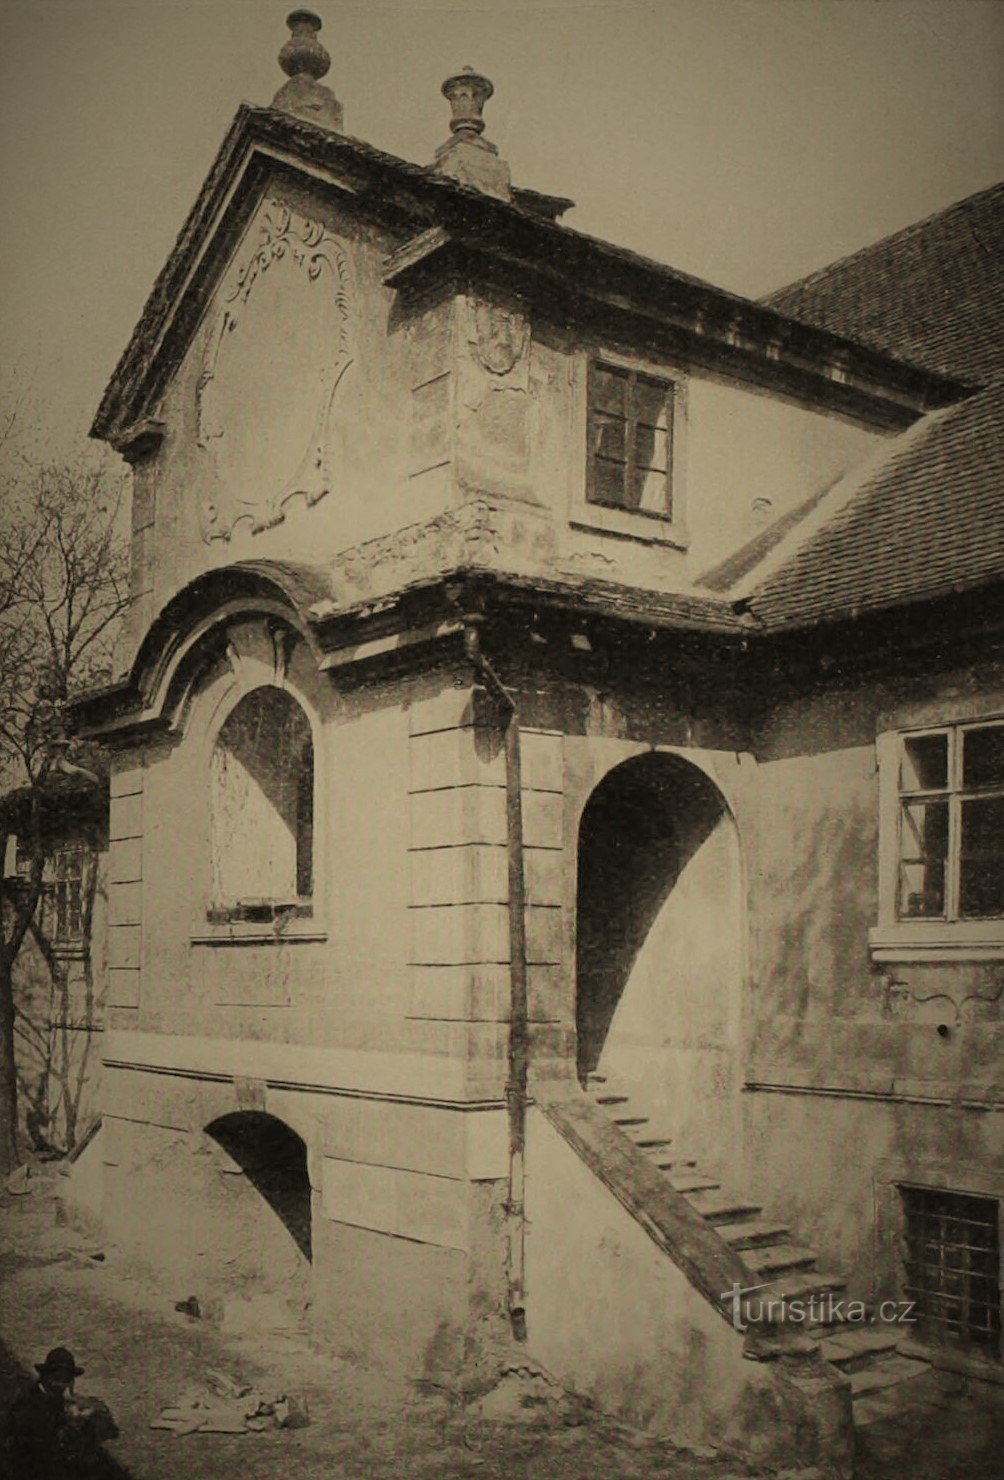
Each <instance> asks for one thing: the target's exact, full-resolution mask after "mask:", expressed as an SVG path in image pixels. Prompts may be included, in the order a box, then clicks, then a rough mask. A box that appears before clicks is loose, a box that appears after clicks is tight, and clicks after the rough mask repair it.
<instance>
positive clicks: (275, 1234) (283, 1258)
mask: <svg viewBox="0 0 1004 1480" xmlns="http://www.w3.org/2000/svg"><path fill="white" fill-rule="evenodd" d="M205 1134H206V1136H207V1138H208V1139H209V1141H211V1142H213V1143H215V1161H216V1167H217V1171H218V1173H219V1182H218V1194H219V1195H218V1198H217V1199H216V1202H215V1207H214V1209H213V1222H214V1224H215V1225H216V1227H217V1230H218V1234H217V1237H218V1245H217V1249H216V1251H215V1252H216V1253H217V1255H218V1254H219V1253H220V1252H221V1251H223V1250H225V1251H226V1259H225V1263H226V1265H227V1267H228V1270H229V1272H230V1274H231V1275H232V1276H233V1277H234V1279H235V1280H237V1281H241V1280H246V1281H248V1282H253V1283H260V1284H261V1285H263V1286H264V1287H271V1288H274V1289H282V1288H283V1287H284V1285H286V1284H287V1283H288V1282H290V1281H294V1282H296V1281H299V1280H304V1279H306V1277H307V1276H308V1275H309V1269H310V1265H311V1262H312V1258H313V1248H312V1233H311V1197H312V1194H311V1187H310V1177H309V1174H308V1169H307V1148H306V1145H305V1144H304V1142H303V1140H302V1139H301V1138H300V1136H298V1135H297V1134H296V1132H295V1131H294V1130H291V1129H290V1127H289V1126H288V1125H286V1123H285V1122H284V1121H282V1120H279V1119H277V1118H276V1117H275V1116H274V1115H266V1114H264V1113H262V1112H259V1111H235V1112H234V1113H232V1114H229V1115H223V1116H221V1117H220V1118H219V1119H218V1120H214V1121H212V1122H211V1124H209V1125H208V1126H207V1127H206V1132H205ZM217 1262H219V1260H218V1259H217Z"/></svg>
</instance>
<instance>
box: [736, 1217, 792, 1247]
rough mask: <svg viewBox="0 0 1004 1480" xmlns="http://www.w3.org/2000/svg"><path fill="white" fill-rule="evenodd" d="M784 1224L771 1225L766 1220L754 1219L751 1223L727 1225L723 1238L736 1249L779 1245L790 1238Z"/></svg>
mask: <svg viewBox="0 0 1004 1480" xmlns="http://www.w3.org/2000/svg"><path fill="white" fill-rule="evenodd" d="M788 1232H789V1230H788V1228H787V1226H786V1224H784V1223H770V1222H768V1220H767V1219H766V1218H753V1219H751V1220H750V1222H749V1223H726V1225H725V1226H724V1228H723V1229H722V1238H723V1239H724V1240H725V1242H726V1243H728V1244H731V1245H732V1247H733V1248H734V1249H755V1248H758V1247H759V1246H760V1245H762V1244H779V1243H781V1242H782V1240H784V1239H785V1238H787V1237H788Z"/></svg>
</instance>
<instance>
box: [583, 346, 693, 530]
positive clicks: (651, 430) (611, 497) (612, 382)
mask: <svg viewBox="0 0 1004 1480" xmlns="http://www.w3.org/2000/svg"><path fill="white" fill-rule="evenodd" d="M673 391H674V387H673V383H672V381H666V380H657V379H655V378H654V377H653V376H650V375H642V374H640V373H638V372H637V371H635V370H625V369H622V368H621V367H620V366H616V365H606V364H599V363H596V364H593V365H592V366H591V367H590V378H589V470H588V487H587V490H586V498H587V500H588V502H589V503H592V504H606V505H608V506H610V507H612V508H615V509H630V510H632V511H633V512H635V513H639V514H654V515H657V516H658V517H659V518H662V519H672V517H673V489H672V466H673Z"/></svg>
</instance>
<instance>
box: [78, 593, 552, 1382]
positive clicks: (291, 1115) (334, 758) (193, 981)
mask: <svg viewBox="0 0 1004 1480" xmlns="http://www.w3.org/2000/svg"><path fill="white" fill-rule="evenodd" d="M228 633H229V647H228V651H229V653H230V657H229V659H228V660H227V661H226V662H225V663H222V664H221V663H220V662H219V661H218V660H216V659H215V658H210V659H209V661H208V665H207V667H206V671H205V673H204V675H203V676H202V677H196V679H194V680H193V684H194V687H193V691H192V694H191V696H190V699H189V702H188V704H187V706H186V707H185V709H184V714H183V718H182V720H181V721H180V723H179V732H178V735H177V737H176V738H173V739H168V740H159V741H156V742H153V743H152V744H147V745H146V746H143V747H140V748H137V749H135V750H133V751H130V752H122V753H121V754H120V755H119V756H118V757H117V758H116V762H115V772H114V780H113V785H112V792H113V801H112V817H111V836H112V845H111V847H112V854H111V866H112V872H113V878H114V880H115V882H114V883H113V885H112V905H113V909H112V917H113V921H114V923H113V926H112V931H111V933H112V954H113V960H114V962H115V967H114V994H113V995H114V1001H115V1004H116V1005H115V1007H114V1009H113V1031H112V1032H111V1033H110V1035H109V1039H108V1042H107V1044H106V1052H105V1058H106V1066H105V1104H104V1111H105V1126H106V1130H107V1139H106V1142H105V1146H106V1155H105V1162H106V1165H105V1167H104V1174H105V1176H104V1195H105V1215H106V1218H107V1221H108V1222H109V1224H110V1226H111V1229H112V1231H113V1232H114V1234H115V1236H117V1237H120V1238H121V1239H122V1241H123V1243H124V1245H126V1246H127V1247H129V1248H131V1249H132V1250H134V1251H135V1252H138V1253H139V1254H140V1255H141V1256H142V1257H143V1258H144V1259H146V1260H147V1261H148V1262H149V1263H150V1264H151V1265H152V1266H154V1267H155V1268H160V1269H161V1270H162V1271H163V1272H164V1273H165V1274H168V1275H173V1276H174V1277H176V1279H177V1281H178V1282H179V1285H184V1286H185V1291H184V1292H183V1293H188V1291H189V1289H191V1290H192V1291H194V1292H195V1293H199V1294H200V1298H202V1294H203V1292H205V1291H213V1292H215V1294H213V1295H212V1297H211V1298H213V1299H216V1298H217V1297H218V1298H221V1299H222V1298H224V1296H226V1295H227V1294H229V1296H231V1297H232V1296H233V1295H234V1293H235V1292H237V1293H240V1292H241V1291H243V1292H245V1293H246V1292H248V1291H251V1290H258V1291H261V1290H263V1289H265V1290H267V1289H272V1288H276V1289H281V1288H284V1287H285V1284H286V1283H288V1284H289V1289H291V1290H293V1291H299V1292H301V1293H302V1295H303V1298H304V1299H309V1301H310V1308H311V1311H312V1315H313V1318H314V1319H315V1320H317V1321H318V1322H320V1323H321V1324H322V1325H324V1327H325V1328H326V1329H327V1330H328V1331H329V1333H330V1334H331V1336H332V1337H333V1338H334V1339H335V1340H336V1342H338V1343H339V1344H340V1345H341V1346H343V1347H344V1348H345V1349H346V1350H357V1351H361V1350H365V1351H366V1352H367V1353H368V1354H369V1355H372V1356H374V1357H376V1358H377V1359H378V1360H381V1361H384V1362H387V1363H388V1364H390V1365H394V1366H398V1367H400V1368H402V1369H403V1370H406V1371H408V1372H409V1373H412V1374H413V1375H425V1376H428V1375H431V1374H434V1373H436V1374H444V1373H446V1372H447V1370H449V1371H451V1372H452V1373H453V1375H454V1376H455V1375H456V1374H457V1373H458V1372H460V1373H461V1374H462V1375H463V1377H464V1380H465V1381H467V1380H470V1381H475V1380H476V1377H477V1372H478V1371H479V1370H480V1367H481V1364H483V1363H484V1362H485V1361H488V1360H489V1355H490V1353H491V1352H493V1351H495V1350H496V1348H497V1346H498V1343H499V1342H500V1341H502V1340H504V1339H505V1338H506V1333H507V1331H508V1323H507V1320H506V1319H505V1316H504V1311H505V1279H504V1275H505V1262H504V1255H505V1246H504V1240H503V1238H502V1234H501V1231H500V1230H501V1211H500V1210H501V1206H502V1203H503V1201H504V1192H505V1188H506V1185H507V1183H506V1178H507V1176H508V1153H507V1147H508V1132H507V1126H506V1117H505V1110H504V1107H503V1104H502V1099H501V1095H502V1086H503V1084H504V1079H505V1048H506V1041H507V1018H508V965H507V962H508V935H507V931H506V929H505V925H506V919H505V910H506V904H505V900H506V896H505V894H504V893H502V892H501V884H502V880H503V879H504V871H503V873H502V874H500V873H499V869H498V867H497V864H498V862H499V859H501V860H502V862H503V864H504V860H505V856H506V853H505V818H504V807H503V809H502V811H500V810H499V805H498V804H499V799H500V798H502V799H503V801H504V776H503V775H502V773H501V772H500V770H499V762H500V737H499V735H498V734H497V733H496V732H495V730H493V728H492V727H491V725H488V724H485V723H483V722H478V721H479V719H480V718H481V717H480V716H479V714H478V712H477V706H476V704H475V701H474V699H473V698H472V693H471V688H470V681H469V675H468V674H467V673H465V672H464V671H463V670H462V669H458V670H457V671H452V670H451V671H443V672H437V673H433V674H430V675H428V676H426V677H425V678H423V679H418V680H414V681H408V682H398V683H389V684H388V685H387V686H386V687H380V686H377V685H374V686H371V687H369V688H365V689H360V688H356V689H352V690H345V691H344V692H342V691H338V690H336V688H335V687H334V686H333V685H330V684H329V680H328V679H327V678H325V677H323V676H321V675H317V674H316V673H311V672H310V670H309V666H308V663H307V659H306V656H305V653H304V652H303V650H302V649H300V650H298V651H297V652H295V653H294V654H293V655H292V657H291V658H290V661H289V666H288V671H286V672H285V673H284V675H283V676H282V678H281V679H280V677H279V675H278V674H277V673H276V672H275V671H274V669H273V670H269V668H268V662H269V661H270V660H269V658H268V652H269V644H268V642H267V640H266V636H265V635H263V631H262V630H260V627H259V624H257V623H256V621H255V619H254V618H253V617H249V618H247V619H244V618H242V619H240V620H239V621H237V622H236V623H233V624H231V626H230V627H229V628H228ZM213 651H216V649H213ZM270 676H271V680H272V682H273V684H274V683H278V682H281V683H283V684H286V685H288V691H289V692H290V693H293V694H294V695H296V696H297V697H298V702H301V703H302V704H303V705H304V706H305V712H306V711H307V710H309V713H310V715H311V718H312V720H313V729H314V740H315V779H316V785H315V817H314V841H315V850H314V861H315V894H314V900H313V905H314V914H313V917H312V918H311V919H310V920H309V921H306V922H298V923H305V924H306V926H307V927H308V938H301V939H294V938H291V937H290V938H287V937H285V936H284V935H283V934H282V932H281V931H279V932H275V931H272V929H271V927H270V926H266V927H264V928H259V929H252V931H251V934H250V935H245V937H244V938H243V939H241V938H239V934H240V926H239V925H236V926H234V927H233V929H234V931H236V934H233V933H231V927H230V926H228V925H226V924H219V923H214V922H213V921H212V920H208V919H207V901H208V900H209V899H210V897H211V880H212V870H211V868H210V858H209V851H210V849H211V846H212V830H211V827H210V826H209V818H210V813H211V809H210V808H209V806H208V803H207V797H208V796H209V792H210V781H211V766H210V757H211V755H212V741H213V736H214V734H215V731H216V727H217V726H218V725H219V724H220V723H221V722H222V721H223V719H224V716H225V715H226V714H227V713H228V712H230V706H232V705H233V704H234V703H235V702H239V699H240V696H241V694H242V693H245V692H251V693H257V692H260V688H259V687H256V685H258V684H260V681H262V680H265V681H267V680H268V679H269V677H270ZM549 743H550V744H553V743H554V742H553V741H550V740H549V739H548V738H547V737H545V738H544V739H543V740H542V742H541V745H542V747H543V749H542V751H541V756H539V757H537V758H536V759H531V761H530V763H529V764H528V769H527V775H526V784H527V813H528V842H529V843H530V845H531V847H534V848H537V849H539V851H540V853H541V856H542V864H541V867H540V868H539V869H537V870H536V871H535V875H534V877H535V879H536V880H537V884H536V885H535V888H536V889H537V890H538V895H539V894H540V891H543V894H546V893H547V879H548V872H547V864H548V859H549V857H550V854H551V853H552V852H553V851H554V850H555V842H554V838H553V830H554V825H555V824H554V821H553V819H554V817H555V816H558V817H560V767H558V768H556V766H555V762H554V758H553V756H551V757H549V756H548V754H547V750H548V745H549ZM532 749H533V747H532V746H531V750H532ZM555 797H557V798H558V802H556V801H555ZM537 813H539V818H538V820H537V821H536V822H535V821H533V818H534V816H535V815H536V814H537ZM548 819H551V820H550V822H549V821H548ZM549 826H550V828H551V833H548V831H547V829H548V827H549ZM549 840H550V841H549ZM433 855H435V858H433ZM545 855H546V856H545ZM551 890H552V894H553V882H552V885H551ZM540 897H542V895H541V896H540ZM534 909H535V910H536V909H537V907H536V906H534ZM553 909H554V906H546V905H542V906H540V907H539V912H540V914H541V918H542V921H543V923H539V924H534V927H533V932H532V934H533V938H534V940H538V941H540V943H541V944H540V947H539V949H538V950H537V952H536V954H537V955H538V956H539V957H540V958H541V960H540V969H541V970H542V971H544V973H545V975H546V973H547V972H548V971H549V970H551V969H552V968H551V963H550V962H549V960H548V959H547V957H548V947H547V942H548V940H549V939H550V938H552V936H553V930H551V931H549V927H548V920H549V919H550V912H551V911H552V910H553ZM531 918H532V919H534V918H536V917H535V915H534V914H533V913H532V912H531ZM311 936H312V937H314V938H309V937H311ZM318 936H320V937H321V938H320V939H318V938H316V937H318ZM543 1026H544V1028H545V1029H546V1024H544V1025H543ZM249 1113H250V1114H255V1115H268V1116H271V1117H275V1119H276V1120H278V1121H280V1122H281V1123H282V1124H284V1125H287V1126H289V1127H290V1128H291V1129H292V1130H293V1131H295V1133H296V1134H297V1135H298V1136H300V1137H301V1139H302V1140H303V1141H304V1143H305V1144H306V1147H307V1164H308V1167H309V1176H310V1184H311V1188H312V1200H313V1231H312V1245H313V1263H312V1267H311V1268H310V1269H309V1270H308V1269H307V1268H306V1266H305V1265H304V1261H303V1259H302V1256H301V1255H298V1254H297V1251H296V1249H295V1247H294V1245H293V1243H292V1242H291V1239H290V1236H289V1231H288V1230H287V1229H284V1228H282V1226H281V1224H280V1223H279V1222H277V1220H276V1217H275V1213H274V1210H271V1209H269V1208H268V1207H267V1206H266V1205H265V1203H264V1202H263V1201H262V1198H261V1196H260V1195H259V1193H258V1191H257V1190H256V1189H255V1187H254V1186H252V1185H249V1184H248V1181H247V1179H245V1178H242V1177H241V1176H240V1168H237V1169H235V1168H234V1167H232V1166H230V1167H228V1166H226V1165H225V1164H222V1163H221V1151H220V1148H219V1146H218V1145H217V1144H216V1143H215V1142H214V1141H213V1139H212V1136H211V1135H209V1134H207V1128H208V1127H210V1126H211V1124H212V1123H213V1122H214V1121H216V1120H218V1119H219V1117H221V1116H233V1115H245V1114H249ZM224 1160H225V1159H224ZM363 1253H365V1254H366V1256H367V1258H368V1259H370V1260H371V1262H370V1263H368V1264H366V1265H365V1266H364V1267H360V1266H359V1265H358V1264H357V1260H358V1259H359V1258H360V1257H361V1256H362V1254H363ZM259 1256H260V1257H259ZM350 1271H351V1273H350ZM193 1280H194V1282H195V1283H194V1284H193V1283H192V1281H193ZM287 1293H288V1291H287Z"/></svg>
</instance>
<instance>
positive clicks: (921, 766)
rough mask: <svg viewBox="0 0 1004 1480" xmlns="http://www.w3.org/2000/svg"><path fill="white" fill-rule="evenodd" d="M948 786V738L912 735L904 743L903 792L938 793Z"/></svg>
mask: <svg viewBox="0 0 1004 1480" xmlns="http://www.w3.org/2000/svg"><path fill="white" fill-rule="evenodd" d="M947 785H948V736H947V735H912V736H911V737H910V738H909V739H907V740H904V741H903V768H902V778H901V781H900V786H901V789H902V790H903V791H937V790H938V789H940V788H941V787H944V786H947Z"/></svg>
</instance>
